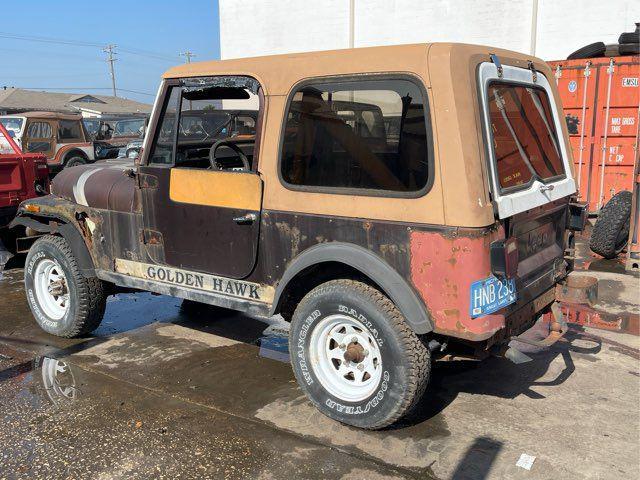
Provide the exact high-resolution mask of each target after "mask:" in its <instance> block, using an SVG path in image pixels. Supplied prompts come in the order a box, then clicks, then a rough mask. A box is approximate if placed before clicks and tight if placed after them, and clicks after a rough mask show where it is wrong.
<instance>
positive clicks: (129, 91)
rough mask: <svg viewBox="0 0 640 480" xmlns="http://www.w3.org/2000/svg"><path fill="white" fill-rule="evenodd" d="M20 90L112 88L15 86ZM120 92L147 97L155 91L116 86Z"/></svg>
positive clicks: (110, 88)
mask: <svg viewBox="0 0 640 480" xmlns="http://www.w3.org/2000/svg"><path fill="white" fill-rule="evenodd" d="M15 88H20V89H22V90H67V91H68V90H78V91H79V90H112V87H15ZM118 90H119V91H121V92H127V93H136V94H138V95H147V96H149V97H155V96H156V94H155V93H149V92H141V91H139V90H128V89H126V88H118Z"/></svg>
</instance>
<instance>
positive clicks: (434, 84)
mask: <svg viewBox="0 0 640 480" xmlns="http://www.w3.org/2000/svg"><path fill="white" fill-rule="evenodd" d="M491 53H495V54H496V55H497V56H498V57H499V59H500V62H501V63H502V64H504V65H512V66H515V67H522V68H528V62H529V61H532V62H533V64H534V65H535V68H536V70H538V71H539V72H541V73H542V74H543V75H545V76H546V77H547V80H548V81H549V83H550V84H551V87H552V89H554V90H556V84H555V81H554V78H553V72H552V71H551V69H550V67H549V66H548V65H547V64H546V63H545V62H544V61H542V60H540V59H537V58H534V57H531V56H528V55H523V54H520V53H516V52H511V51H508V50H502V49H499V48H492V47H486V46H479V45H466V44H459V43H458V44H456V43H431V44H414V45H396V46H386V47H369V48H357V49H345V50H330V51H324V52H311V53H296V54H288V55H271V56H265V57H254V58H242V59H234V60H220V61H209V62H198V63H190V64H184V65H180V66H177V67H174V68H172V69H170V70H169V71H168V72H166V73H165V74H164V78H183V77H206V76H216V75H247V76H251V77H253V78H255V79H256V80H258V82H260V84H261V86H262V88H263V90H264V92H265V95H266V96H267V97H270V99H269V103H268V105H269V114H268V115H267V120H266V125H265V128H264V132H265V133H264V136H263V137H262V139H261V149H262V153H261V154H260V171H261V172H262V173H263V174H264V178H265V184H264V203H263V206H264V208H266V209H270V210H279V211H291V212H301V213H314V214H325V215H335V216H346V217H354V218H372V215H373V216H374V217H375V218H378V219H381V220H391V221H402V222H416V223H428V224H436V225H441V224H445V225H452V226H453V225H455V226H464V227H481V226H487V225H491V224H493V222H494V221H495V220H494V213H493V207H492V204H491V199H490V197H489V191H488V180H487V176H488V172H487V168H486V152H485V150H486V148H485V145H484V142H483V135H482V129H481V122H480V121H479V119H480V118H481V112H480V102H479V98H478V91H477V87H476V85H477V67H478V65H479V64H480V63H482V62H489V61H490V58H489V55H490V54H491ZM385 72H390V73H405V74H411V75H415V76H416V77H418V78H419V79H420V80H421V81H422V82H423V83H424V85H425V86H426V87H427V88H428V89H429V109H430V112H431V121H432V123H433V127H432V129H433V133H434V136H433V143H434V158H433V161H434V177H433V179H434V183H433V186H432V188H431V190H430V191H429V193H427V194H426V195H425V196H424V197H421V198H418V199H410V198H388V197H367V196H360V197H359V196H356V195H352V196H351V197H349V198H351V199H356V198H357V199H358V201H348V202H345V201H344V196H343V195H331V194H327V193H318V192H316V193H309V192H304V191H294V190H288V189H287V188H286V187H285V186H284V185H282V183H281V182H280V181H278V161H277V159H278V149H279V145H280V129H281V126H282V118H283V117H284V115H285V109H286V101H285V99H286V97H285V96H286V95H287V94H288V93H289V92H290V91H291V90H292V88H293V87H294V85H295V84H297V83H298V82H299V81H301V80H304V79H308V78H312V77H323V76H334V75H354V74H355V75H357V74H365V73H385ZM554 97H555V99H556V105H557V107H558V111H559V112H562V106H561V105H560V103H559V96H558V95H557V91H556V92H555V93H554ZM562 129H563V136H564V138H565V139H567V138H568V134H567V132H566V125H564V122H563V125H562ZM565 141H566V140H565ZM569 149H570V146H569V145H568V144H567V150H568V151H570V150H569ZM373 212H375V213H373Z"/></svg>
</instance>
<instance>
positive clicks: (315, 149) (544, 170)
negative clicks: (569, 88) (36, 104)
mask: <svg viewBox="0 0 640 480" xmlns="http://www.w3.org/2000/svg"><path fill="white" fill-rule="evenodd" d="M258 79H259V80H258ZM232 107H233V109H234V110H235V109H242V110H253V111H254V112H255V118H256V119H257V121H256V127H255V133H253V132H250V133H247V134H245V133H244V132H243V133H239V134H238V135H236V136H232V134H231V130H229V131H227V136H226V138H221V137H222V136H214V135H211V134H210V131H211V130H210V129H209V128H208V127H206V126H205V122H206V121H209V120H214V119H215V118H216V117H218V116H220V113H222V114H224V112H225V111H228V110H230V109H231V108H232ZM196 112H200V113H199V114H198V115H196ZM216 112H220V113H218V114H215V113H216ZM345 112H346V113H345ZM354 112H358V113H357V115H356V114H355V113H354ZM214 114H215V115H214ZM380 117H382V118H380ZM385 117H390V118H395V119H398V118H399V121H387V120H386V118H385ZM252 118H253V117H252ZM191 119H194V121H191ZM563 119H564V115H563V112H562V107H561V104H560V103H559V100H558V91H557V88H556V83H555V80H554V77H553V72H552V71H551V70H550V69H549V66H548V65H547V64H546V63H545V62H544V61H542V60H539V59H537V58H533V57H531V56H528V55H523V54H519V53H515V52H509V51H506V50H494V49H490V48H487V47H480V46H470V45H457V44H443V43H442V44H430V45H403V46H390V47H376V48H367V49H351V50H339V51H329V52H315V53H305V54H296V55H281V56H269V57H265V58H250V59H240V60H230V61H214V62H203V63H198V64H194V63H191V64H189V65H188V66H178V67H175V68H173V69H171V70H169V71H168V72H167V73H166V74H165V75H164V79H163V81H162V85H161V88H160V93H159V96H158V100H157V103H156V105H155V107H154V113H153V114H152V117H151V120H150V124H149V134H148V135H147V136H146V138H145V143H144V148H143V150H142V155H141V157H140V158H139V159H138V160H136V162H134V163H132V162H128V163H127V162H123V163H122V165H121V166H120V167H119V168H117V167H116V165H115V164H112V165H108V166H106V165H98V164H96V165H90V166H86V167H82V168H76V169H70V170H68V171H64V172H62V173H61V174H60V175H58V176H57V177H56V179H55V180H54V183H53V188H52V190H53V194H52V195H50V196H48V197H44V198H41V199H38V200H36V201H28V202H25V203H24V204H23V205H22V207H21V209H20V212H19V217H18V218H17V219H16V220H15V221H14V223H13V225H27V224H28V225H30V226H31V228H32V229H33V230H36V231H38V232H39V234H40V235H43V234H44V236H41V237H36V236H34V237H33V245H32V246H31V249H30V250H29V254H28V258H27V262H26V267H25V288H26V290H27V292H28V295H27V298H28V301H29V304H30V307H31V310H32V312H33V315H34V317H35V319H36V321H37V322H38V324H39V325H40V326H41V327H42V328H43V329H44V330H45V331H47V332H49V333H51V334H54V335H59V336H63V337H73V336H76V335H82V334H86V333H87V332H90V331H92V330H93V329H95V328H96V327H97V326H98V325H99V323H100V321H101V319H102V316H103V313H104V309H105V296H106V295H107V293H108V292H112V291H113V290H112V289H113V288H116V291H117V288H118V287H122V288H135V289H139V290H147V291H152V292H157V293H161V294H167V295H173V296H177V297H182V298H185V299H189V300H191V301H197V302H204V303H209V304H213V305H217V306H219V307H225V308H230V309H234V310H239V311H243V312H247V313H250V314H253V315H257V316H263V317H268V316H271V315H274V314H281V315H282V316H283V317H284V318H285V319H286V320H288V321H290V322H291V331H290V337H289V351H290V356H291V363H292V366H293V370H294V373H295V376H296V378H297V380H298V383H299V385H300V388H301V389H302V390H303V391H304V392H305V394H306V395H307V396H308V397H309V399H310V400H311V402H312V403H313V404H314V405H315V406H316V407H317V408H318V409H319V410H320V411H322V412H323V413H324V414H326V415H328V416H329V417H331V418H334V419H336V420H338V421H340V422H343V423H346V424H349V425H354V426H357V427H362V428H368V429H378V428H382V427H385V426H387V425H390V424H392V423H394V422H395V421H396V420H398V419H399V418H401V417H402V416H403V415H405V414H406V413H407V412H409V411H410V410H411V409H412V408H413V407H414V406H415V405H416V403H417V401H418V400H419V398H420V397H421V396H422V394H423V392H424V391H425V387H426V385H427V382H428V379H429V375H430V370H431V362H432V359H435V358H438V356H440V355H443V354H444V353H450V354H452V355H454V356H456V355H457V356H465V357H469V356H471V357H474V358H485V357H487V356H489V355H492V354H496V355H504V356H506V357H507V358H510V359H512V360H514V361H516V362H523V361H526V360H530V359H529V358H528V357H527V356H526V355H525V354H524V353H522V352H520V351H518V350H517V349H515V348H514V347H513V346H511V347H510V346H509V343H510V341H511V340H512V339H513V338H514V337H517V336H519V335H520V334H522V333H523V332H525V331H526V330H528V329H529V328H530V327H532V326H533V325H534V324H535V323H536V321H538V319H540V318H541V315H542V314H543V313H546V312H551V313H552V316H553V318H554V321H553V322H552V323H551V325H550V326H549V327H548V330H549V335H548V337H547V338H546V339H544V340H543V341H539V342H538V341H535V340H530V339H527V342H528V343H534V344H535V345H537V346H539V347H544V346H548V345H551V344H552V343H554V342H555V341H557V340H558V339H559V338H561V337H562V335H564V333H565V332H566V329H567V326H566V322H565V321H564V319H563V317H562V313H561V311H560V308H559V307H558V303H557V302H556V297H555V291H556V288H555V287H556V286H557V285H558V284H559V283H561V282H563V281H564V279H565V278H566V277H567V274H568V272H569V271H571V269H572V263H571V260H570V256H569V254H568V253H567V252H568V251H570V249H571V248H573V246H574V240H573V235H574V233H573V231H574V230H581V229H582V228H583V227H584V222H585V218H586V215H585V208H584V207H585V206H584V205H583V204H579V203H576V202H574V201H573V195H574V194H575V192H576V185H575V181H574V175H573V167H572V164H571V159H570V153H569V152H570V147H569V143H568V134H567V127H566V124H565V123H564V121H563ZM186 120H188V121H186ZM187 124H188V125H187ZM176 126H178V128H176ZM387 126H389V127H391V126H393V128H392V129H391V130H392V131H390V132H388V130H387V128H388V127H387ZM383 127H384V128H383ZM52 269H55V271H56V272H57V274H58V275H57V276H47V275H46V273H47V272H50V271H52ZM114 286H115V287H114ZM518 338H520V337H518ZM239 381H241V379H240V380H239ZM496 381H500V380H499V379H496Z"/></svg>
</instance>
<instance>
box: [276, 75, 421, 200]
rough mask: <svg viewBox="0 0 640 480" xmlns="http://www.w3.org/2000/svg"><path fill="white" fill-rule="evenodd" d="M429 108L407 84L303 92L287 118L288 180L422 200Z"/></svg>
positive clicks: (316, 86)
mask: <svg viewBox="0 0 640 480" xmlns="http://www.w3.org/2000/svg"><path fill="white" fill-rule="evenodd" d="M425 102H426V99H425V98H423V95H422V92H421V90H420V88H419V87H418V86H417V85H416V84H415V83H413V82H412V81H409V80H404V79H395V78H393V79H391V78H390V79H379V80H378V79H375V80H358V81H349V80H346V81H345V80H335V81H325V82H318V83H312V84H307V85H305V86H303V87H301V88H299V89H298V90H297V92H295V94H294V96H293V98H292V99H291V102H290V104H289V109H288V111H287V117H286V119H287V120H286V124H285V128H284V138H283V144H282V154H281V164H280V166H281V175H282V179H283V180H284V182H286V183H287V184H288V185H289V186H294V187H302V188H307V189H311V190H315V191H326V190H327V189H329V190H330V191H331V192H336V193H339V192H340V190H343V191H345V193H347V192H350V193H351V192H353V191H354V190H358V191H359V192H358V193H359V194H376V191H377V192H381V193H384V194H387V192H399V193H407V194H411V193H415V194H418V192H421V191H423V189H425V187H426V186H427V183H428V180H429V161H430V159H429V151H428V133H427V123H426V115H425V108H424V105H425ZM366 191H369V193H367V192H366Z"/></svg>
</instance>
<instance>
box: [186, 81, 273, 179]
mask: <svg viewBox="0 0 640 480" xmlns="http://www.w3.org/2000/svg"><path fill="white" fill-rule="evenodd" d="M259 103H260V102H259V99H258V96H257V95H256V94H254V93H252V92H251V91H250V90H249V89H247V88H244V87H241V86H217V85H206V84H205V85H202V86H197V87H184V88H183V89H182V102H181V108H180V122H179V127H180V129H179V131H178V140H177V147H176V160H175V165H176V167H185V168H213V169H218V170H236V171H241V170H251V166H252V164H253V155H254V147H255V141H256V120H257V118H258V109H259Z"/></svg>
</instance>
